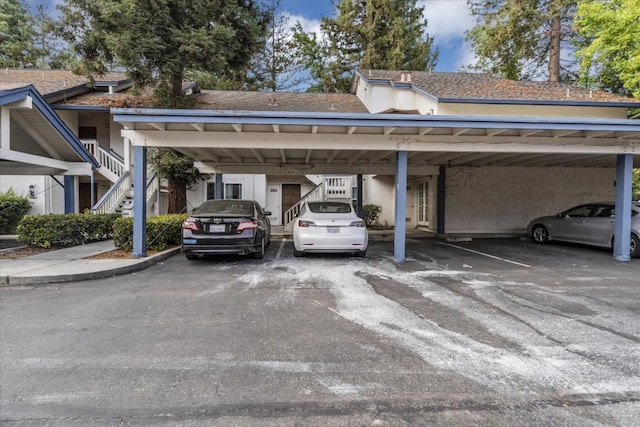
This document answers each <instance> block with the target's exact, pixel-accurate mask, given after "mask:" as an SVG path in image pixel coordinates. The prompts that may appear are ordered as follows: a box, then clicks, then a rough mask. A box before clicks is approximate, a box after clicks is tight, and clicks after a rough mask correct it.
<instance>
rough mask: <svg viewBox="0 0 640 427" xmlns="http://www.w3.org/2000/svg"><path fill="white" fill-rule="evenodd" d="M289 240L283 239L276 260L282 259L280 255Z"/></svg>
mask: <svg viewBox="0 0 640 427" xmlns="http://www.w3.org/2000/svg"><path fill="white" fill-rule="evenodd" d="M286 241H287V239H285V238H283V239H282V242H280V247H279V248H278V252H276V260H278V259H280V255H282V250H283V249H284V244H285V242H286Z"/></svg>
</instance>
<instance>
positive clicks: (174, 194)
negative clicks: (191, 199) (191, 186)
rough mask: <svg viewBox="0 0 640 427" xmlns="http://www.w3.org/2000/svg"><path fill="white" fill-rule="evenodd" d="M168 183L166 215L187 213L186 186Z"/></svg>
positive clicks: (172, 182)
mask: <svg viewBox="0 0 640 427" xmlns="http://www.w3.org/2000/svg"><path fill="white" fill-rule="evenodd" d="M168 181H169V182H168V186H167V188H168V190H169V207H168V209H167V210H168V213H185V212H186V211H187V184H185V183H180V182H175V181H172V180H168Z"/></svg>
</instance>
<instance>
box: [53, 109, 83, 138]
mask: <svg viewBox="0 0 640 427" xmlns="http://www.w3.org/2000/svg"><path fill="white" fill-rule="evenodd" d="M56 114H57V115H58V117H60V119H61V120H62V121H63V122H64V123H65V124H66V125H67V126H68V127H69V129H71V131H72V132H73V133H74V134H76V135H77V134H78V113H77V112H76V111H70V110H56Z"/></svg>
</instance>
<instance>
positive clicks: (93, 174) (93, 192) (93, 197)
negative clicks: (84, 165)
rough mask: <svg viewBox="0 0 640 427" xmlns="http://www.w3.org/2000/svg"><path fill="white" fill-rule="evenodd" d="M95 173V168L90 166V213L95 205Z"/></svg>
mask: <svg viewBox="0 0 640 427" xmlns="http://www.w3.org/2000/svg"><path fill="white" fill-rule="evenodd" d="M95 172H96V168H95V167H93V166H91V208H92V211H93V206H95V204H96V195H95V191H94V186H95ZM92 213H93V212H92Z"/></svg>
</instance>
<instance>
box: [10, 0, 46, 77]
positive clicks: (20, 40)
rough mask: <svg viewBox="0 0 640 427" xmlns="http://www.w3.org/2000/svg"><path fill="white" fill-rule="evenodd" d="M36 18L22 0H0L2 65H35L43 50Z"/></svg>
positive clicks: (15, 66) (19, 66)
mask: <svg viewBox="0 0 640 427" xmlns="http://www.w3.org/2000/svg"><path fill="white" fill-rule="evenodd" d="M33 26H34V20H33V17H32V16H31V14H30V13H29V7H28V6H27V4H26V3H25V2H23V1H22V0H0V46H2V48H0V67H13V68H21V67H35V66H36V63H37V60H38V58H39V57H40V56H41V55H42V52H41V51H40V49H38V47H37V46H36V44H35V38H36V33H35V31H34V29H33Z"/></svg>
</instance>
